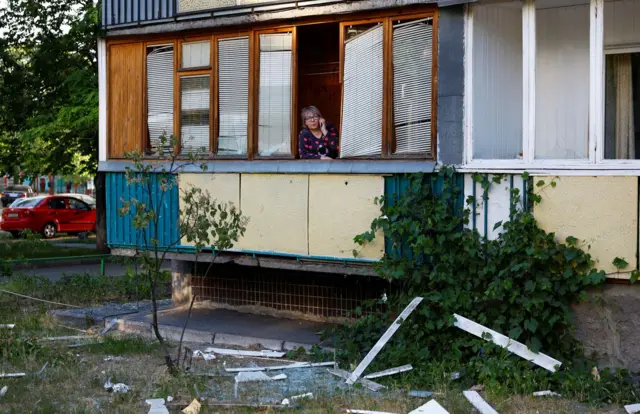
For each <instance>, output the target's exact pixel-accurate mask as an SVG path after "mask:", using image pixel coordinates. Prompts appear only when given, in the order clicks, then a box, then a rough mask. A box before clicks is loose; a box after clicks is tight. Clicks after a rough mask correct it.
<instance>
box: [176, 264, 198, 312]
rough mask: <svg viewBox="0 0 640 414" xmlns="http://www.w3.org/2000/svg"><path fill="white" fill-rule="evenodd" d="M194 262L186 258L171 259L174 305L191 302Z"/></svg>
mask: <svg viewBox="0 0 640 414" xmlns="http://www.w3.org/2000/svg"><path fill="white" fill-rule="evenodd" d="M192 269H193V263H191V262H188V261H185V260H175V259H174V260H171V300H172V301H173V305H174V306H183V305H188V304H189V303H190V302H191V297H192V296H191V295H192V291H191V275H192Z"/></svg>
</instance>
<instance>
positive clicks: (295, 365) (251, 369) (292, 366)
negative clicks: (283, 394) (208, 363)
mask: <svg viewBox="0 0 640 414" xmlns="http://www.w3.org/2000/svg"><path fill="white" fill-rule="evenodd" d="M335 364H336V363H335V362H333V361H331V362H314V363H311V362H296V363H293V364H289V365H274V366H271V367H246V368H225V369H224V370H225V371H227V372H256V371H280V370H283V369H296V368H316V367H330V366H334V365H335Z"/></svg>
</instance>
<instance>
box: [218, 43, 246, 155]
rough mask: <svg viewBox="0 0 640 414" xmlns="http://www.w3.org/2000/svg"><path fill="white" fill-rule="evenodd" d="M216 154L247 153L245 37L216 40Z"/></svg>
mask: <svg viewBox="0 0 640 414" xmlns="http://www.w3.org/2000/svg"><path fill="white" fill-rule="evenodd" d="M218 114H219V115H218V117H219V118H218V140H217V146H218V148H217V154H218V155H245V154H247V129H248V120H249V38H248V37H247V36H243V37H230V38H223V39H218Z"/></svg>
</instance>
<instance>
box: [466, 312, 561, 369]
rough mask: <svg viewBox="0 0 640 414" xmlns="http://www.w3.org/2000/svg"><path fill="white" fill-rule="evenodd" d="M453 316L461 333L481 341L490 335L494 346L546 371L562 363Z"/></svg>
mask: <svg viewBox="0 0 640 414" xmlns="http://www.w3.org/2000/svg"><path fill="white" fill-rule="evenodd" d="M453 316H454V317H455V318H456V322H455V323H454V325H455V326H457V327H458V328H460V329H462V330H463V331H467V332H469V333H470V334H473V335H475V336H477V337H479V338H482V339H485V336H486V335H490V336H491V342H493V343H494V344H496V345H498V346H501V347H503V348H506V349H507V350H509V352H512V353H514V354H516V355H518V356H519V357H521V358H524V359H526V360H527V361H530V362H533V363H534V364H536V365H538V366H540V367H542V368H544V369H546V370H548V371H551V372H556V367H559V366H560V365H562V362H560V361H558V360H555V359H553V358H551V357H550V356H548V355H545V354H542V353H536V352H533V351H531V350H530V349H529V348H528V347H527V346H526V345H525V344H522V343H520V342H518V341H516V340H513V339H511V338H509V337H508V336H504V335H502V334H501V333H498V332H496V331H494V330H492V329H489V328H487V327H485V326H482V325H480V324H479V323H476V322H474V321H472V320H470V319H467V318H465V317H464V316H460V315H456V314H455V313H454V314H453Z"/></svg>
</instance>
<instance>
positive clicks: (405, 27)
mask: <svg viewBox="0 0 640 414" xmlns="http://www.w3.org/2000/svg"><path fill="white" fill-rule="evenodd" d="M432 49H433V25H432V21H431V19H429V20H422V21H416V22H401V23H399V24H397V25H395V26H394V28H393V120H394V132H395V139H396V148H395V153H396V154H410V153H429V154H430V153H431V72H432V67H433V50H432Z"/></svg>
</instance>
